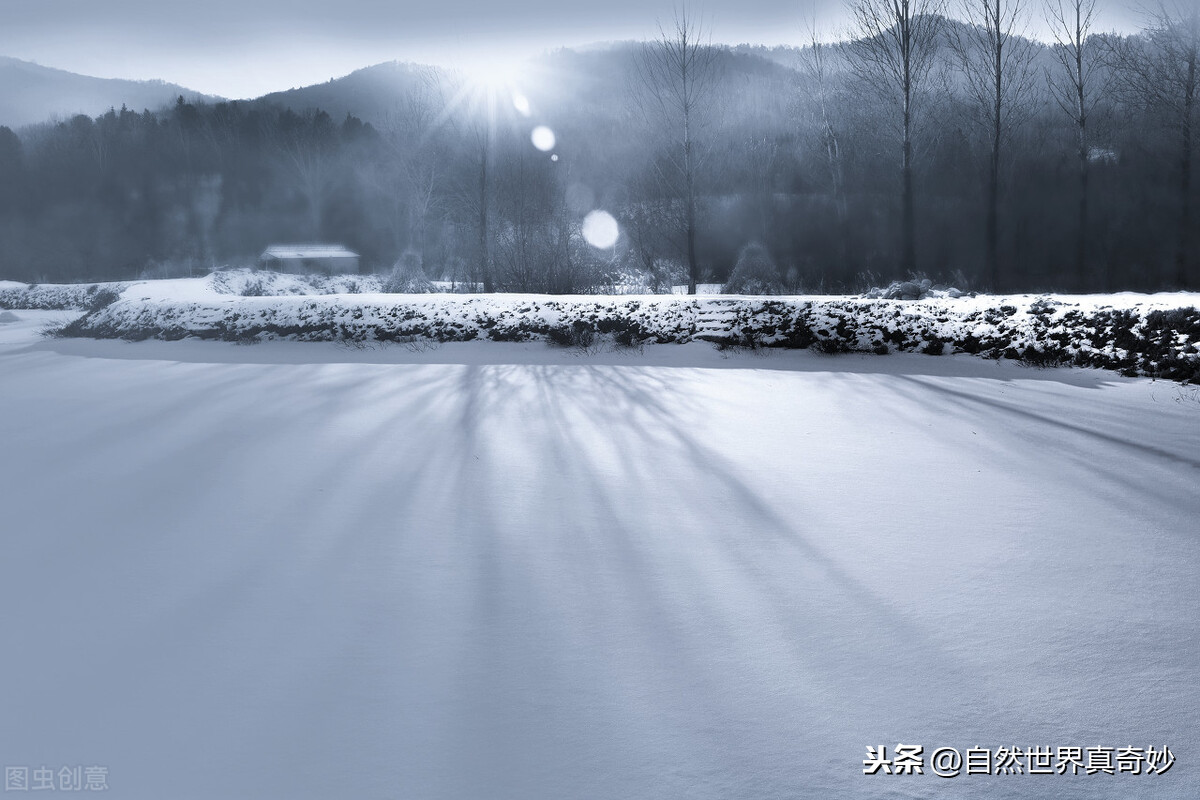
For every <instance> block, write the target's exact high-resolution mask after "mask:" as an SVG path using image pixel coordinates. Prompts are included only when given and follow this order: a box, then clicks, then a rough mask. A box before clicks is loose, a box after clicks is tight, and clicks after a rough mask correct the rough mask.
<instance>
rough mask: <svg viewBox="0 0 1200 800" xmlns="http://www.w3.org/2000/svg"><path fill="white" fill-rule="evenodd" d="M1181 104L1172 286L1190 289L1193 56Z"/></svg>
mask: <svg viewBox="0 0 1200 800" xmlns="http://www.w3.org/2000/svg"><path fill="white" fill-rule="evenodd" d="M1184 91H1185V96H1184V101H1183V158H1182V159H1181V161H1180V165H1179V201H1180V202H1179V250H1178V252H1177V253H1176V256H1175V283H1176V285H1177V286H1178V287H1179V288H1180V289H1188V288H1191V285H1192V280H1191V278H1192V275H1191V272H1192V266H1193V264H1192V262H1193V260H1194V259H1195V250H1194V244H1195V235H1196V234H1195V231H1193V230H1192V115H1193V110H1194V106H1195V102H1196V53H1195V52H1194V51H1193V52H1192V54H1191V60H1190V61H1189V62H1188V77H1187V84H1186V86H1185V87H1184Z"/></svg>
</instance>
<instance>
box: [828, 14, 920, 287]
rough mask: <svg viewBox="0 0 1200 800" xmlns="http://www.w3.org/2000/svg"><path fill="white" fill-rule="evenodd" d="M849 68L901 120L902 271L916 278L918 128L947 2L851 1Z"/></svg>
mask: <svg viewBox="0 0 1200 800" xmlns="http://www.w3.org/2000/svg"><path fill="white" fill-rule="evenodd" d="M848 11H849V13H850V16H851V36H852V39H851V41H850V43H849V44H848V45H847V47H846V54H847V57H848V58H849V60H850V65H851V67H852V68H853V70H854V71H855V73H857V74H858V75H859V77H860V78H862V79H863V80H864V81H865V82H866V83H867V84H868V85H869V86H871V87H873V88H874V89H875V90H876V91H877V92H878V93H879V94H880V95H881V96H882V97H883V98H884V99H886V100H889V101H892V102H893V103H894V105H895V107H896V110H897V112H898V115H899V122H900V125H899V130H900V140H901V155H900V178H901V217H902V219H901V228H902V232H901V244H900V267H901V270H902V271H905V272H914V271H915V270H916V267H917V255H916V211H915V207H914V197H913V127H914V112H915V111H916V110H917V106H918V104H919V101H920V98H921V97H922V93H923V90H924V88H925V84H926V81H927V80H928V78H929V75H930V72H931V70H932V69H933V67H934V64H935V62H936V59H937V54H938V49H939V44H940V35H939V34H940V32H941V30H942V27H943V18H942V16H941V13H942V11H943V2H942V0H850V2H849V5H848Z"/></svg>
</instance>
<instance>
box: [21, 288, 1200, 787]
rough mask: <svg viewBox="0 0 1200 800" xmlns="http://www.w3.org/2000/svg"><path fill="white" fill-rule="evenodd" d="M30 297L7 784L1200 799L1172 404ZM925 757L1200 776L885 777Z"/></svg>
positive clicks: (1194, 456) (1001, 375)
mask: <svg viewBox="0 0 1200 800" xmlns="http://www.w3.org/2000/svg"><path fill="white" fill-rule="evenodd" d="M248 299H249V300H258V298H248ZM17 314H18V316H19V317H20V320H19V321H18V322H16V323H13V324H10V325H5V326H2V327H0V375H3V376H4V377H3V379H0V441H2V442H4V457H3V458H2V459H0V513H3V519H4V522H3V526H4V529H5V534H4V537H3V539H2V541H3V553H2V557H0V609H2V610H3V611H2V612H0V613H2V614H3V616H2V620H3V630H4V636H5V642H6V647H5V656H4V659H3V660H2V661H0V678H2V684H0V685H3V686H4V687H5V689H4V691H3V692H2V693H0V704H2V705H0V714H2V716H3V719H4V724H3V725H0V760H3V761H4V763H6V764H10V765H12V764H28V765H30V766H31V767H37V766H39V765H42V764H46V765H53V766H54V767H55V768H56V769H57V767H58V766H60V765H63V764H77V763H78V764H85V765H86V764H100V765H105V766H107V767H108V769H109V778H108V783H109V786H110V787H111V791H112V793H113V795H114V796H120V797H126V798H161V797H173V798H191V797H195V798H201V797H206V798H207V797H290V798H308V797H312V798H318V797H334V796H336V797H355V798H383V797H413V798H482V797H487V798H532V797H556V798H585V797H596V798H616V797H633V798H640V797H655V798H676V797H678V798H682V797H688V798H767V799H770V798H795V797H819V798H825V797H828V798H836V797H854V798H909V797H912V798H915V797H929V796H933V794H934V793H935V792H936V794H937V796H939V797H942V796H945V797H955V798H984V797H987V798H993V797H1001V798H1016V797H1028V796H1031V795H1034V794H1038V795H1039V796H1049V795H1050V794H1053V795H1054V796H1056V797H1063V798H1128V797H1153V798H1190V797H1194V796H1195V794H1196V789H1197V786H1198V785H1200V777H1198V776H1200V772H1198V771H1197V767H1196V764H1195V760H1194V757H1193V756H1192V753H1193V748H1192V747H1190V745H1191V744H1192V742H1191V737H1192V736H1194V735H1195V732H1196V731H1197V730H1200V695H1198V694H1197V693H1196V691H1195V688H1196V686H1197V685H1200V593H1198V592H1197V582H1196V576H1197V574H1200V540H1198V539H1197V537H1196V530H1197V528H1196V523H1195V520H1196V519H1197V517H1198V515H1200V495H1198V494H1197V492H1196V486H1197V478H1198V477H1200V405H1198V404H1197V403H1196V401H1195V399H1194V396H1193V395H1189V394H1187V387H1181V386H1179V385H1178V384H1171V383H1165V382H1153V381H1150V380H1146V379H1127V378H1122V377H1119V376H1116V375H1115V374H1114V373H1111V372H1104V371H1098V370H1079V369H1055V370H1037V369H1028V368H1022V367H1020V366H1018V365H1017V364H1015V363H1013V362H992V361H985V360H982V359H977V358H972V357H969V356H944V357H942V358H930V357H927V356H920V355H909V354H897V355H892V356H888V357H885V358H880V357H872V356H860V355H842V356H838V357H827V356H822V355H819V354H816V353H812V352H808V351H771V352H769V353H767V354H765V355H762V354H759V355H755V354H750V353H740V354H734V355H730V354H728V353H721V352H718V351H717V350H716V349H715V348H712V347H711V346H709V345H705V344H684V345H670V346H666V345H664V346H652V347H647V348H645V350H644V351H643V352H642V353H637V352H629V351H627V352H605V353H599V354H595V355H591V356H589V355H586V354H583V353H581V352H580V351H577V350H572V349H562V348H550V347H547V346H546V345H544V344H541V343H498V342H465V343H448V344H443V345H440V346H438V347H435V348H432V349H425V350H420V349H413V350H410V349H407V348H404V347H391V348H386V349H379V348H376V349H364V350H356V349H347V348H345V347H340V346H338V345H336V344H333V343H301V342H282V341H280V342H267V343H264V344H260V345H257V346H254V347H245V346H238V345H235V344H230V343H222V342H202V341H196V340H185V341H179V342H163V341H146V342H139V343H127V342H121V341H111V340H109V341H94V340H78V339H71V340H46V339H40V338H38V337H37V331H38V329H39V328H40V327H41V326H43V325H45V324H46V323H47V322H48V321H49V319H48V318H50V317H52V316H54V312H24V311H20V312H17ZM56 318H57V319H61V312H58V317H56ZM898 742H904V743H910V744H911V743H918V744H923V745H924V746H925V747H926V748H927V752H928V750H929V749H932V748H933V747H937V746H943V745H945V746H954V747H957V748H959V749H960V750H964V751H965V750H966V749H967V748H969V747H975V746H983V747H991V748H993V749H994V748H996V747H999V746H1002V745H1003V746H1019V747H1025V746H1030V745H1050V746H1081V747H1088V746H1094V745H1112V746H1127V745H1132V746H1138V747H1148V746H1151V745H1153V746H1155V747H1161V746H1163V745H1167V746H1170V747H1171V748H1172V750H1173V752H1174V753H1175V754H1176V755H1177V757H1178V763H1176V764H1175V765H1174V767H1173V768H1172V769H1171V771H1170V772H1168V773H1166V774H1165V775H1161V776H1145V775H1142V776H1129V775H1124V776H1107V775H1092V776H1083V775H1080V776H1077V777H1071V776H1057V775H1056V776H1042V777H1037V778H1035V777H1030V776H992V777H981V776H970V777H966V776H964V777H960V778H957V779H952V780H942V779H939V778H936V777H934V776H933V775H930V774H928V770H927V774H925V775H923V776H881V775H874V776H864V775H863V774H862V761H863V759H864V757H865V754H866V746H867V745H872V746H874V745H878V744H885V745H886V746H888V748H889V751H890V750H891V748H892V747H894V746H895V745H896V743H898ZM1031 783H1036V784H1038V786H1037V788H1031V786H1030V784H1031Z"/></svg>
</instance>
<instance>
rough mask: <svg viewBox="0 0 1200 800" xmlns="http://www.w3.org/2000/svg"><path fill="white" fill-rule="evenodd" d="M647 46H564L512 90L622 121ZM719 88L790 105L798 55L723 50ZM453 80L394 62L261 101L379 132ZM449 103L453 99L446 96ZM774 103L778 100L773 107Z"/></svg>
mask: <svg viewBox="0 0 1200 800" xmlns="http://www.w3.org/2000/svg"><path fill="white" fill-rule="evenodd" d="M640 51H641V45H640V44H638V43H634V42H610V43H605V44H603V45H594V46H590V47H587V48H583V49H569V48H563V49H560V50H556V51H554V52H551V53H547V54H544V55H542V56H540V57H537V58H534V59H531V60H530V61H528V62H527V63H526V66H525V69H524V70H523V75H524V77H523V78H522V79H521V85H519V86H514V87H512V88H513V89H514V90H519V91H521V92H522V93H523V94H525V95H527V96H528V99H529V100H530V102H531V103H532V104H533V106H534V109H535V116H536V115H537V113H538V111H539V110H540V112H541V113H542V114H546V115H549V116H551V117H557V118H558V120H559V121H562V120H563V118H564V117H567V118H574V117H577V116H578V115H579V114H580V113H583V114H584V115H590V114H592V113H595V112H600V113H607V114H610V115H619V114H620V113H622V112H623V111H624V108H625V106H626V105H627V102H628V97H629V91H630V87H631V85H632V84H634V83H636V81H637V75H636V73H637V68H636V61H637V58H638V54H639V53H640ZM719 51H720V52H719V54H718V56H717V62H718V66H719V69H718V73H719V75H720V77H718V78H717V79H716V80H717V82H718V83H725V84H726V88H731V87H730V86H729V84H732V85H733V87H736V88H734V89H733V93H734V94H735V95H737V96H738V97H739V98H740V100H741V102H746V101H747V100H748V99H752V100H753V101H754V102H760V101H761V100H762V96H763V95H772V96H773V97H774V98H775V99H776V100H779V99H782V100H786V97H787V95H788V93H789V89H788V87H789V85H790V82H791V80H792V79H793V77H794V75H795V73H794V71H793V69H792V68H791V67H792V64H791V63H789V62H791V61H794V60H795V52H796V51H794V50H791V49H789V48H776V49H775V50H767V49H766V48H758V49H750V48H736V49H730V48H719ZM454 83H455V77H454V75H453V74H452V73H451V72H449V71H447V70H445V69H442V68H439V67H431V66H423V65H417V64H406V63H401V62H395V61H393V62H388V63H384V64H376V65H374V66H370V67H365V68H363V69H360V70H357V71H355V72H353V73H351V74H349V75H346V76H345V77H342V78H335V79H332V80H329V81H327V82H325V83H319V84H314V85H312V86H305V87H301V88H297V89H291V90H289V91H286V92H275V93H273V94H268V95H265V96H263V97H261V98H259V100H260V101H262V102H267V103H272V104H277V105H280V106H284V107H287V108H291V109H292V110H294V111H297V112H303V111H308V110H314V109H320V110H322V111H325V112H326V113H328V114H329V115H330V116H331V117H333V118H334V119H335V120H337V119H341V118H343V117H345V116H346V114H352V115H354V116H356V117H358V118H359V119H361V120H363V121H364V122H369V123H371V124H372V125H375V126H377V127H387V123H388V120H389V119H392V118H394V117H396V116H403V115H404V114H406V113H411V111H412V105H411V104H412V101H413V98H414V97H419V96H421V95H428V96H436V95H437V94H439V93H441V94H443V95H453V93H454ZM444 99H446V100H449V99H450V97H449V96H446V97H445V98H444ZM772 102H774V101H772Z"/></svg>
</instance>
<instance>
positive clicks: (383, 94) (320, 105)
mask: <svg viewBox="0 0 1200 800" xmlns="http://www.w3.org/2000/svg"><path fill="white" fill-rule="evenodd" d="M447 75H448V73H447V72H446V71H445V70H442V69H440V68H438V67H427V66H422V65H418V64H405V63H402V62H399V61H389V62H387V63H384V64H376V65H375V66H371V67H364V68H363V69H360V70H355V71H354V72H352V73H350V74H349V75H346V76H344V77H341V78H334V79H331V80H329V81H326V82H325V83H317V84H313V85H312V86H304V87H301V88H298V89H289V90H287V91H284V92H273V93H271V94H268V95H264V96H263V97H260V98H258V99H259V101H261V102H266V103H271V104H275V105H280V106H283V107H285V108H290V109H292V110H293V111H298V112H302V111H308V110H312V109H320V110H321V111H324V112H325V113H327V114H329V115H330V116H331V117H333V118H334V119H335V120H338V119H341V118H343V117H345V116H346V114H353V115H354V116H356V117H358V118H359V119H362V120H364V121H366V122H370V123H373V124H376V125H379V124H380V123H382V122H384V121H385V120H386V119H387V118H388V117H389V116H391V115H393V114H397V113H401V112H402V111H403V106H404V104H405V102H406V101H407V99H408V98H410V97H412V96H413V94H414V92H418V91H421V90H423V89H426V88H430V89H431V88H433V87H434V85H435V84H437V83H438V82H439V81H440V82H443V83H445V82H446V80H447Z"/></svg>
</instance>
